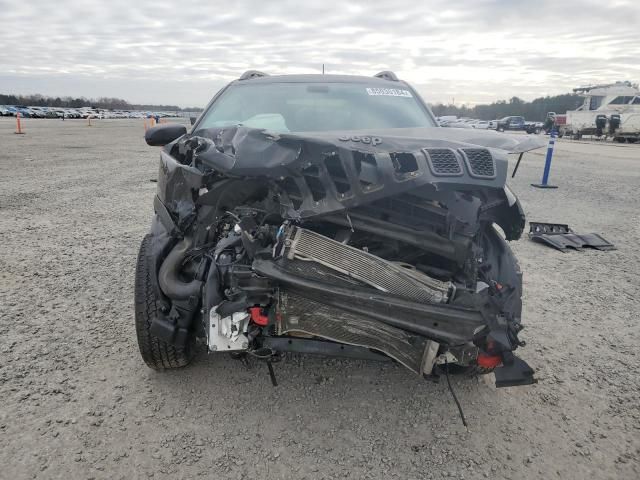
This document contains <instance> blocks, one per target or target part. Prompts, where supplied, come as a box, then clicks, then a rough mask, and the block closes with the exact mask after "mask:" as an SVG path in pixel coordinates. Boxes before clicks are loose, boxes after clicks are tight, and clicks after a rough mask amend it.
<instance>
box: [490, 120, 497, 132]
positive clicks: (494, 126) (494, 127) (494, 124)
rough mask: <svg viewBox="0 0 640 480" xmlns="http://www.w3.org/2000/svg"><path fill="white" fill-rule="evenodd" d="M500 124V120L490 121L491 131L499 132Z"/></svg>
mask: <svg viewBox="0 0 640 480" xmlns="http://www.w3.org/2000/svg"><path fill="white" fill-rule="evenodd" d="M498 122H499V120H489V130H497V129H498Z"/></svg>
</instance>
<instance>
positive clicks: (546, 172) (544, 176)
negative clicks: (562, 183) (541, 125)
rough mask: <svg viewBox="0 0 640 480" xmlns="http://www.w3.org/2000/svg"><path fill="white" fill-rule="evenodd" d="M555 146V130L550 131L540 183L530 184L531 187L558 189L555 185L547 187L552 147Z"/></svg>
mask: <svg viewBox="0 0 640 480" xmlns="http://www.w3.org/2000/svg"><path fill="white" fill-rule="evenodd" d="M555 144H556V129H555V128H552V129H551V135H550V136H549V145H547V158H546V159H545V161H544V172H543V173H542V182H541V183H532V184H531V186H533V187H537V188H558V187H557V186H555V185H549V172H550V171H551V159H552V158H553V147H554V146H555Z"/></svg>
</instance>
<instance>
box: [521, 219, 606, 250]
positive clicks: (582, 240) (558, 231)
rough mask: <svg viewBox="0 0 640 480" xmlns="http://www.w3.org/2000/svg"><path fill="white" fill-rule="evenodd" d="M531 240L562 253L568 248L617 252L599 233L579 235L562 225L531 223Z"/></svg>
mask: <svg viewBox="0 0 640 480" xmlns="http://www.w3.org/2000/svg"><path fill="white" fill-rule="evenodd" d="M529 238H530V239H531V240H532V241H534V242H538V243H544V244H546V245H549V246H550V247H553V248H556V249H558V250H560V251H565V250H566V249H567V248H573V249H574V250H578V249H581V248H585V247H589V248H595V249H597V250H603V251H607V250H616V247H615V245H613V244H612V243H610V242H609V241H607V240H605V239H604V238H603V237H602V236H600V235H598V234H597V233H587V234H584V235H579V234H577V233H575V232H574V231H573V230H571V228H569V225H565V224H561V223H542V222H529Z"/></svg>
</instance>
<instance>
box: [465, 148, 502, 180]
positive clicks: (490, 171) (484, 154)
mask: <svg viewBox="0 0 640 480" xmlns="http://www.w3.org/2000/svg"><path fill="white" fill-rule="evenodd" d="M461 151H462V153H463V155H464V159H465V162H466V163H467V167H468V168H469V173H470V174H471V176H472V177H475V178H495V177H496V166H495V162H494V160H493V156H491V152H489V150H487V149H486V148H462V149H461Z"/></svg>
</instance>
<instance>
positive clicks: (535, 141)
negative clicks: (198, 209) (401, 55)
mask: <svg viewBox="0 0 640 480" xmlns="http://www.w3.org/2000/svg"><path fill="white" fill-rule="evenodd" d="M181 142H184V147H187V148H189V146H191V148H194V149H195V151H196V154H197V157H198V158H199V159H200V160H201V161H202V162H203V163H205V164H207V165H209V166H211V167H213V168H215V169H216V170H218V171H220V172H223V173H228V174H232V175H238V176H269V177H272V178H278V177H281V176H286V175H288V174H290V171H289V169H288V168H287V167H288V166H289V165H291V164H292V163H294V162H296V160H300V159H301V158H302V157H306V156H310V157H314V156H318V155H326V154H327V153H328V152H330V151H332V150H340V149H346V150H351V151H358V152H362V153H371V154H378V153H388V154H389V153H401V152H414V151H419V150H420V149H423V148H452V149H460V148H474V147H475V148H478V147H484V148H488V149H490V150H492V151H494V152H495V153H496V154H498V155H499V154H500V153H502V154H507V153H521V152H526V151H528V150H533V149H536V148H540V147H543V146H544V145H545V142H544V140H543V139H540V138H539V137H537V136H531V135H527V136H524V135H510V134H503V133H497V132H493V131H487V130H475V129H448V128H441V127H426V128H393V129H375V130H357V131H331V132H305V133H276V132H271V131H268V130H263V129H255V128H249V127H244V126H234V127H225V128H210V129H202V130H198V131H196V132H193V134H192V135H191V136H190V137H187V139H186V140H183V141H181ZM181 150H182V148H181Z"/></svg>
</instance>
